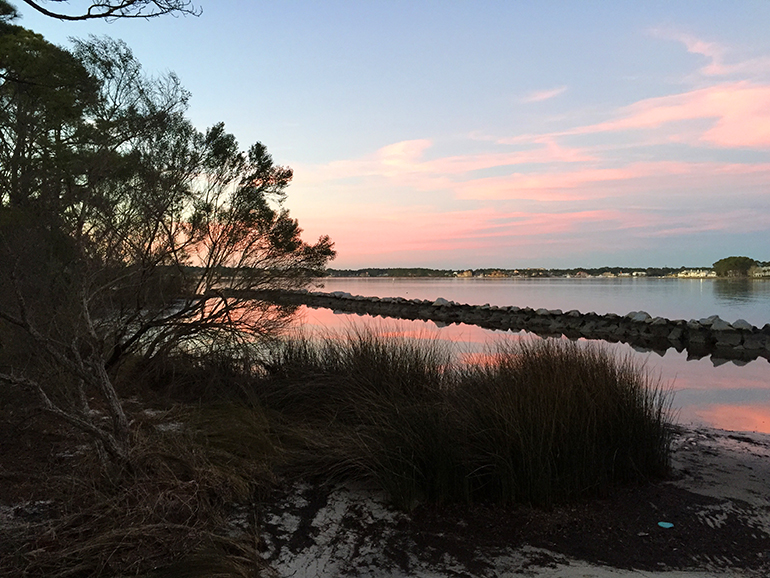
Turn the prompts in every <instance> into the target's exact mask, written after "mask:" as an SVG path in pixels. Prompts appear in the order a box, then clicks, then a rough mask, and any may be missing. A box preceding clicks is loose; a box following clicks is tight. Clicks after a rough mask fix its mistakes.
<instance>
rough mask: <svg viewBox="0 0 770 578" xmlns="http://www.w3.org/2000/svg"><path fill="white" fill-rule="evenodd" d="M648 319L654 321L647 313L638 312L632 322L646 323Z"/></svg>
mask: <svg viewBox="0 0 770 578" xmlns="http://www.w3.org/2000/svg"><path fill="white" fill-rule="evenodd" d="M648 319H652V317H651V316H650V314H649V313H647V312H646V311H638V312H636V313H635V314H634V315H633V316H632V317H631V321H637V322H645V321H647V320H648Z"/></svg>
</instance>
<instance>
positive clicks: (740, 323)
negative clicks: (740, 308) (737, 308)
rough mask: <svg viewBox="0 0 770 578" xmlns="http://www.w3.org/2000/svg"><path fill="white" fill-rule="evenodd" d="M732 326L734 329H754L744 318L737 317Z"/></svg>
mask: <svg viewBox="0 0 770 578" xmlns="http://www.w3.org/2000/svg"><path fill="white" fill-rule="evenodd" d="M733 327H734V328H735V329H745V330H747V331H751V330H752V329H754V326H753V325H752V324H751V323H749V322H748V321H746V320H745V319H738V320H737V321H735V322H734V323H733Z"/></svg>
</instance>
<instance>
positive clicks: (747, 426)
mask: <svg viewBox="0 0 770 578" xmlns="http://www.w3.org/2000/svg"><path fill="white" fill-rule="evenodd" d="M322 283H323V285H324V287H323V291H345V292H347V293H351V294H353V295H365V296H376V297H405V298H408V299H431V300H435V299H436V298H438V297H443V298H445V299H448V300H451V301H457V302H460V303H470V304H475V305H483V304H485V303H489V304H490V305H499V306H506V305H517V306H519V307H532V308H535V309H537V308H539V307H545V308H548V309H562V310H563V311H567V310H570V309H578V310H580V311H582V312H584V313H585V312H589V311H595V312H596V313H619V314H625V313H628V312H629V311H640V310H642V311H647V312H648V313H650V314H651V315H653V316H658V315H659V316H662V317H668V318H670V319H691V318H694V319H699V318H702V317H707V316H709V315H719V316H720V317H721V318H722V319H725V320H727V321H731V322H732V321H735V320H736V319H746V320H747V321H749V322H750V323H752V324H754V325H757V326H760V327H761V326H762V325H764V324H765V323H768V322H770V281H763V280H750V279H744V280H735V281H733V280H713V279H703V280H700V279H633V278H631V279H629V278H615V279H612V278H610V279H561V278H556V279H478V280H477V279H469V280H465V279H394V278H368V279H367V278H333V279H324V280H322ZM299 319H300V321H299V323H300V324H301V325H303V326H305V327H306V328H308V329H310V330H313V331H316V330H317V331H331V332H344V331H347V330H350V329H352V328H354V327H360V326H368V327H373V328H375V329H376V330H378V331H380V332H383V333H388V334H397V335H401V336H404V337H407V338H412V339H440V340H444V341H448V342H451V343H452V344H453V347H455V348H457V350H458V352H459V355H463V356H466V357H467V359H469V360H472V359H473V357H474V356H476V355H483V354H484V353H485V352H487V351H489V348H490V347H493V346H494V343H495V342H497V341H499V340H501V339H508V340H510V339H529V338H532V336H531V335H529V334H527V333H526V332H520V333H515V334H514V333H511V332H503V331H492V330H487V329H483V328H481V327H476V326H472V325H465V324H454V325H449V326H446V327H438V326H436V325H435V324H434V323H432V322H425V321H407V320H392V319H390V320H388V319H382V318H374V317H371V316H368V315H362V316H361V315H352V314H335V313H333V312H332V311H330V310H328V309H309V308H306V307H303V308H302V309H301V311H300V316H299ZM597 345H599V346H603V347H608V348H610V349H611V350H612V351H613V352H615V353H616V354H617V355H618V356H626V355H628V356H631V357H632V358H633V359H634V360H635V361H636V362H637V363H639V364H644V366H645V369H646V370H647V371H648V372H650V374H651V375H652V376H655V377H658V378H660V379H661V380H662V382H663V383H664V384H666V385H667V386H668V387H670V388H671V389H672V390H673V403H674V408H675V411H676V413H677V418H678V421H679V422H680V423H683V424H692V425H696V426H704V425H705V426H710V427H717V428H720V429H727V430H735V431H757V432H764V433H770V363H768V360H766V359H764V358H759V359H757V360H754V361H751V362H748V363H744V362H740V363H734V362H728V361H725V360H721V359H718V358H709V357H707V358H703V359H698V360H688V359H687V354H686V353H685V352H682V353H679V352H677V351H675V350H674V349H669V350H668V351H666V352H665V354H664V355H660V354H657V353H654V352H640V351H636V350H634V349H633V348H632V347H630V346H628V345H626V344H620V343H616V344H609V343H604V342H600V343H598V344H597Z"/></svg>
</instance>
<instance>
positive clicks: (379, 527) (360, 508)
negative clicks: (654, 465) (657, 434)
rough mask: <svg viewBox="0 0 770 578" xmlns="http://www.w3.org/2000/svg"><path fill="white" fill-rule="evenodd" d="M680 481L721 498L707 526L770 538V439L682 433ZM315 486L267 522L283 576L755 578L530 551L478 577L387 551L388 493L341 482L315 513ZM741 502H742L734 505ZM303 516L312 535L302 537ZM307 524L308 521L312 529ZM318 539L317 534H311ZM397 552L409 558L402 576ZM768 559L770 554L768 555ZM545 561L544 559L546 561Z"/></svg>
mask: <svg viewBox="0 0 770 578" xmlns="http://www.w3.org/2000/svg"><path fill="white" fill-rule="evenodd" d="M673 449H674V453H673V459H672V464H673V467H674V470H675V473H676V476H677V479H676V480H675V481H673V482H667V483H671V484H674V485H676V486H678V487H681V488H683V489H686V490H689V491H691V492H695V493H698V494H702V495H705V496H710V497H714V498H718V499H720V500H722V502H721V503H719V504H716V505H714V506H709V507H707V508H704V509H703V510H702V511H699V512H697V514H696V515H697V516H698V517H699V518H701V520H702V521H703V522H704V523H706V524H708V525H710V526H712V527H719V525H720V524H723V523H725V520H726V518H727V514H729V513H733V514H734V513H736V512H737V513H739V514H740V515H741V516H742V518H743V519H745V520H748V521H749V522H750V524H751V526H752V527H755V528H756V529H757V531H762V532H765V533H767V534H770V435H766V434H753V433H744V432H740V433H738V432H726V431H721V430H715V429H698V430H682V432H681V433H680V434H678V435H677V436H676V437H675V439H674V444H673ZM309 495H310V488H309V487H307V486H298V487H296V488H294V491H293V492H292V493H291V495H290V497H288V498H287V499H286V500H285V502H284V503H283V504H279V505H277V506H276V508H275V509H274V510H273V511H272V512H270V513H269V514H268V515H267V516H266V518H265V519H264V520H263V522H264V523H263V535H264V536H265V543H266V546H267V552H266V553H265V557H266V558H267V559H269V560H270V561H271V566H272V568H273V570H274V571H275V575H276V576H293V577H296V578H316V577H322V576H323V577H326V576H329V577H332V576H359V577H362V578H368V577H371V578H375V577H382V578H407V577H409V578H450V577H452V578H455V577H458V576H466V577H471V576H474V577H475V576H478V577H479V578H481V577H484V578H486V577H490V578H492V577H496V578H506V577H513V576H533V577H544V578H545V577H547V578H589V577H590V578H626V577H629V578H630V577H633V578H639V577H659V578H695V577H714V578H716V577H720V578H723V577H726V576H746V577H749V576H751V577H752V578H753V577H756V576H758V574H756V573H751V572H741V571H738V570H735V569H727V570H721V569H720V570H714V569H705V568H704V569H703V570H700V571H691V572H680V571H661V572H649V571H638V570H619V569H614V568H609V567H603V566H597V565H593V564H589V563H586V562H583V561H579V560H571V559H568V558H567V557H565V556H562V555H560V554H555V553H553V552H547V551H545V550H541V549H536V548H531V547H523V548H516V549H514V548H509V549H506V550H504V551H499V550H498V551H494V552H477V559H480V560H482V561H483V562H484V563H486V564H488V569H487V570H484V571H483V573H481V574H472V573H470V572H469V571H468V570H467V569H466V568H465V567H464V566H463V565H462V564H461V563H460V562H459V561H458V560H454V559H453V558H452V557H451V556H449V555H448V554H446V555H444V557H443V558H442V560H441V563H440V564H435V563H434V564H431V565H430V566H428V564H427V562H425V561H423V560H420V559H418V557H417V556H416V555H415V553H414V552H411V551H404V552H399V553H393V552H385V551H384V546H383V544H385V543H386V542H387V538H388V537H389V536H392V535H393V534H394V533H395V532H397V531H398V530H397V527H396V526H397V524H398V522H399V521H403V520H405V514H402V513H400V512H397V511H394V510H392V509H391V508H389V507H388V506H387V502H386V500H385V496H384V495H383V494H382V493H381V492H378V491H376V490H373V489H371V488H364V487H353V486H341V487H339V488H337V489H336V490H335V491H334V492H332V494H331V495H330V496H329V499H328V501H327V502H326V503H325V504H324V505H322V506H321V507H319V508H317V509H315V508H313V505H312V504H310V503H309V498H308V496H309ZM736 500H740V504H738V503H736ZM303 512H304V513H305V515H309V516H312V517H311V518H309V524H310V530H311V531H310V532H308V531H307V530H308V528H305V530H306V531H305V532H304V533H301V536H300V534H295V533H296V532H297V531H298V529H299V527H300V525H301V518H302V514H303ZM307 523H308V522H305V524H306V525H307ZM309 535H312V538H309V537H308V536H309ZM394 554H395V556H396V557H398V556H399V555H400V556H401V557H402V558H404V559H406V560H408V567H409V568H410V570H409V572H408V574H406V573H404V571H403V570H402V569H401V566H403V563H402V564H401V565H399V564H397V563H396V562H395V561H394ZM768 555H770V553H768ZM544 559H545V560H548V563H547V564H546V563H544V562H543V560H544Z"/></svg>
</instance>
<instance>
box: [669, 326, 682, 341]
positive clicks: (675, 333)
mask: <svg viewBox="0 0 770 578" xmlns="http://www.w3.org/2000/svg"><path fill="white" fill-rule="evenodd" d="M682 333H683V331H682V328H681V327H674V328H673V329H672V330H671V333H669V334H668V340H669V341H679V340H680V339H681V338H682Z"/></svg>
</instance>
